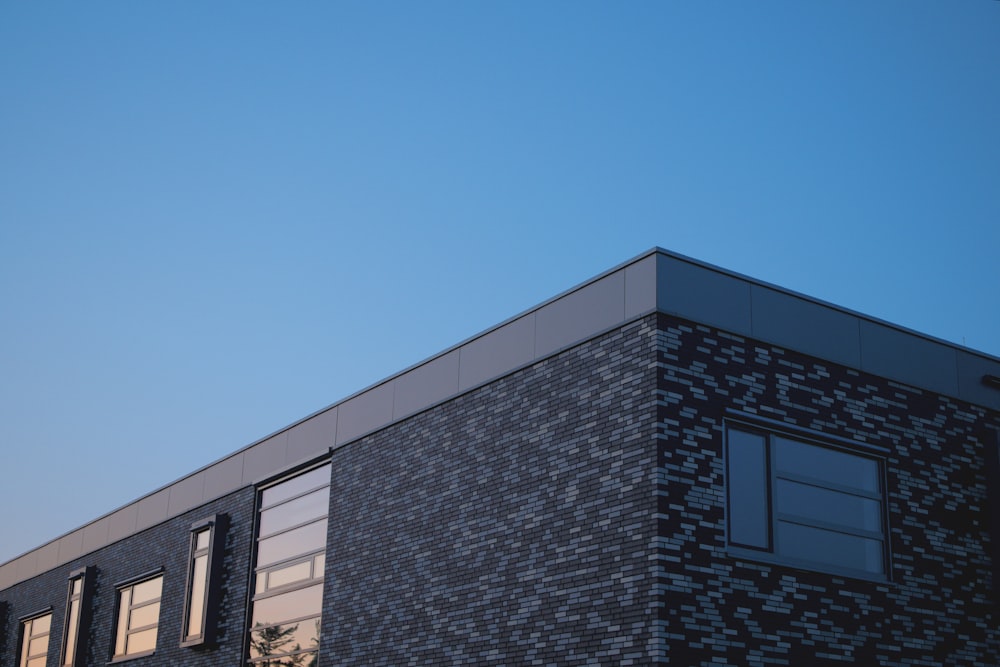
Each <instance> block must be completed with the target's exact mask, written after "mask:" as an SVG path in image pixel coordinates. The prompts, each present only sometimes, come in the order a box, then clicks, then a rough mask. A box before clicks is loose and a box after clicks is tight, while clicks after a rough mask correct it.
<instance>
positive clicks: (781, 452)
mask: <svg viewBox="0 0 1000 667" xmlns="http://www.w3.org/2000/svg"><path fill="white" fill-rule="evenodd" d="M774 446H775V463H774V464H775V466H776V468H777V470H778V471H779V472H789V473H792V474H797V475H805V476H808V477H815V478H817V479H822V480H825V481H827V482H831V483H833V484H841V485H843V486H852V487H854V488H856V489H861V490H864V491H872V492H878V489H879V484H878V463H876V462H875V461H873V460H872V459H866V458H864V457H862V456H857V455H855V454H848V453H847V452H838V451H836V450H833V449H827V448H826V447H817V446H815V445H807V444H806V443H804V442H798V441H796V440H788V439H786V438H779V437H775V438H774Z"/></svg>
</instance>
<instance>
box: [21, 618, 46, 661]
mask: <svg viewBox="0 0 1000 667" xmlns="http://www.w3.org/2000/svg"><path fill="white" fill-rule="evenodd" d="M51 627H52V613H51V612H46V613H44V614H36V615H34V616H32V617H30V618H22V619H21V650H20V654H19V655H20V657H19V658H18V662H17V665H18V667H45V662H46V660H47V659H48V656H49V630H50V629H51Z"/></svg>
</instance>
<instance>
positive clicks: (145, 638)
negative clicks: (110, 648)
mask: <svg viewBox="0 0 1000 667" xmlns="http://www.w3.org/2000/svg"><path fill="white" fill-rule="evenodd" d="M162 590H163V576H162V575H161V576H156V577H153V578H151V579H145V580H143V581H140V582H138V583H135V584H131V585H126V586H119V587H118V623H117V626H116V627H117V631H116V633H115V652H114V658H122V657H125V656H134V655H145V654H147V653H152V652H153V651H154V650H156V634H157V628H158V626H159V620H160V593H161V592H162Z"/></svg>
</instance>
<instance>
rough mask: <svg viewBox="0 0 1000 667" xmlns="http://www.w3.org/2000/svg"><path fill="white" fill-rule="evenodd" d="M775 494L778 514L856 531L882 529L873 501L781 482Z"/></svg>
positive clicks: (878, 530) (877, 509)
mask: <svg viewBox="0 0 1000 667" xmlns="http://www.w3.org/2000/svg"><path fill="white" fill-rule="evenodd" d="M776 493H777V503H778V511H779V512H781V513H783V514H791V515H794V516H798V517H802V518H805V519H815V520H816V521H825V522H827V523H835V524H838V525H841V526H846V527H848V528H857V529H859V530H871V531H875V532H881V530H882V516H881V515H882V509H881V503H880V502H879V501H877V500H872V499H871V498H860V497H858V496H852V495H850V494H847V493H840V492H838V491H832V490H830V489H822V488H819V487H816V486H809V485H808V484H799V483H798V482H792V481H789V480H785V479H779V480H778V483H777V492H776Z"/></svg>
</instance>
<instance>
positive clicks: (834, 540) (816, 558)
mask: <svg viewBox="0 0 1000 667" xmlns="http://www.w3.org/2000/svg"><path fill="white" fill-rule="evenodd" d="M777 543H778V544H777V546H778V553H779V554H781V555H782V556H787V557H789V558H801V559H803V560H810V561H813V562H815V563H825V564H827V565H834V566H836V567H843V568H849V569H852V570H863V571H865V572H871V573H873V574H881V573H882V572H883V565H882V563H883V558H882V543H881V542H880V541H879V540H870V539H867V538H864V537H858V536H856V535H845V534H844V533H834V532H832V531H829V530H822V529H819V528H811V527H809V526H800V525H798V524H794V523H785V522H784V521H781V522H779V523H778V535H777Z"/></svg>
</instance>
